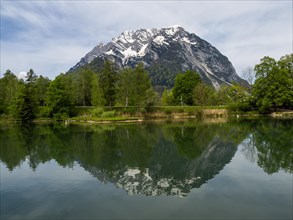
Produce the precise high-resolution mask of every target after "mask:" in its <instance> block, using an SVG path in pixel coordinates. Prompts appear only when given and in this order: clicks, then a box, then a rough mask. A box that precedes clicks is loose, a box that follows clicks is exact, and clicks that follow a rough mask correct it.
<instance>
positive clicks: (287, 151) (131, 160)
mask: <svg viewBox="0 0 293 220" xmlns="http://www.w3.org/2000/svg"><path fill="white" fill-rule="evenodd" d="M292 136H293V134H292V121H244V122H240V123H222V124H204V123H199V122H197V123H195V122H185V123H164V124H160V125H153V124H139V125H138V124H132V125H118V124H116V125H95V126H73V125H72V126H68V127H64V126H62V125H42V126H31V127H28V128H24V127H20V126H8V125H7V126H1V127H0V146H1V151H0V160H1V161H2V162H3V163H5V164H6V165H7V167H8V169H9V170H13V169H14V168H15V167H16V166H18V165H20V164H21V162H22V161H24V160H27V161H28V162H29V164H30V166H31V168H32V169H36V167H37V166H38V165H39V164H40V163H44V162H46V161H50V160H52V159H55V160H56V161H57V162H58V163H59V164H60V165H61V166H65V167H72V166H73V165H74V163H76V162H77V163H79V164H80V165H81V166H83V167H84V168H85V169H86V170H88V171H89V172H91V173H92V175H94V176H96V177H97V178H98V179H99V180H101V181H106V182H107V181H110V182H114V183H115V184H116V185H117V186H118V185H119V187H123V188H125V189H126V190H129V192H130V191H131V192H132V193H139V192H140V193H144V194H147V193H149V194H153V193H155V194H172V193H176V192H177V193H178V192H179V193H180V192H182V193H183V194H184V193H187V192H189V191H190V189H191V188H194V187H200V186H201V185H202V184H203V183H204V182H206V181H208V180H209V179H210V178H213V177H214V176H215V175H216V174H217V173H219V171H220V170H222V169H223V167H224V166H225V164H227V163H229V162H230V161H231V158H232V157H233V155H234V153H235V151H236V150H237V146H238V145H239V143H241V142H242V141H243V139H244V138H245V137H248V139H247V140H246V141H245V142H244V143H245V147H244V148H243V153H244V154H245V155H246V157H247V158H248V159H250V161H257V164H258V165H259V166H261V167H262V168H263V169H264V170H265V171H266V172H268V173H273V172H277V171H278V170H279V169H284V170H286V171H289V172H292V160H291V158H292V147H291V146H293V144H292V138H291V137H292ZM176 190H177V191H176Z"/></svg>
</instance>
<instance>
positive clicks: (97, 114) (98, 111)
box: [91, 107, 104, 117]
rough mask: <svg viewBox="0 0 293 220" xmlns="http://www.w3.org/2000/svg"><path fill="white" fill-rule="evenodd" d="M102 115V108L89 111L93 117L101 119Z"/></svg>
mask: <svg viewBox="0 0 293 220" xmlns="http://www.w3.org/2000/svg"><path fill="white" fill-rule="evenodd" d="M103 113H104V110H103V108H100V107H98V108H94V109H93V110H91V114H92V115H93V116H95V117H101V116H102V115H103Z"/></svg>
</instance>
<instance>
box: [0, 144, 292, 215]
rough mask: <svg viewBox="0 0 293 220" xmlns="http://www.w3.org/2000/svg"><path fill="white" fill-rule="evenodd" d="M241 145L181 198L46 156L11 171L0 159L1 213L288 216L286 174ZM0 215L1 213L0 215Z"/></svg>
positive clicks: (289, 189)
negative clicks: (126, 186)
mask: <svg viewBox="0 0 293 220" xmlns="http://www.w3.org/2000/svg"><path fill="white" fill-rule="evenodd" d="M243 146H244V145H243V144H240V145H239V146H238V151H237V152H236V154H235V156H234V157H233V158H232V161H231V162H230V163H229V164H227V165H226V166H225V167H224V169H223V170H222V171H220V173H219V174H218V175H216V176H215V177H214V178H213V179H210V180H209V181H208V183H206V184H203V185H202V186H201V187H200V188H195V189H193V190H191V193H189V194H188V195H187V197H185V198H179V197H172V196H148V197H147V196H144V195H133V196H128V195H127V193H126V192H125V191H124V190H122V189H119V188H117V187H116V186H115V185H114V184H112V183H107V184H104V183H101V182H100V181H98V180H97V179H96V178H95V177H93V176H92V175H91V174H89V173H88V172H87V171H85V170H84V169H83V168H82V167H80V166H79V165H78V164H75V165H74V166H73V167H72V168H63V167H60V166H59V165H58V164H57V163H56V161H54V160H51V161H49V162H46V163H44V164H40V165H39V166H38V167H37V169H36V170H35V171H32V170H31V168H30V167H29V165H28V163H27V162H23V164H22V165H21V167H17V168H16V169H14V170H13V171H12V172H10V171H8V170H7V168H6V167H5V166H4V165H3V164H2V163H1V197H2V198H1V199H2V201H1V213H2V215H3V217H4V218H6V217H9V218H10V217H11V218H21V219H25V218H27V219H33V218H42V219H44V218H80V219H83V218H118V219H121V218H157V219H158V218H165V219H171V218H173V219H178V218H215V219H218V218H219V216H220V217H221V218H228V217H229V218H254V219H255V218H264V219H281V218H283V219H284V218H288V219H290V217H291V216H292V175H290V174H288V173H284V172H283V171H279V172H278V173H274V174H272V175H268V174H266V173H265V172H264V171H263V170H262V168H260V167H258V166H257V165H256V164H255V163H251V162H249V161H248V160H247V159H246V158H245V155H244V154H243V151H242V148H243ZM1 217H2V216H1Z"/></svg>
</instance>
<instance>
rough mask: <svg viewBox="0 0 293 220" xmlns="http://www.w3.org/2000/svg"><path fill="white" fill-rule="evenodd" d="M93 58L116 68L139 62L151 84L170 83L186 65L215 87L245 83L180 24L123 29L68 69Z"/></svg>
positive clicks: (225, 60)
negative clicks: (107, 62)
mask: <svg viewBox="0 0 293 220" xmlns="http://www.w3.org/2000/svg"><path fill="white" fill-rule="evenodd" d="M94 59H109V60H111V61H113V62H114V63H115V64H116V66H117V67H118V68H123V67H126V66H135V65H136V64H137V63H138V62H143V63H144V65H145V66H146V68H148V70H149V72H150V76H151V78H152V81H153V84H154V85H155V86H167V87H171V86H173V85H172V83H174V79H175V76H176V74H177V73H179V72H184V71H186V70H188V69H192V70H195V71H196V72H198V73H199V74H200V76H201V78H202V80H203V81H205V82H207V83H209V84H211V85H213V86H214V87H215V88H218V87H219V86H220V85H221V84H228V85H229V84H231V83H233V82H238V83H242V84H245V81H244V80H242V79H241V78H240V77H239V76H238V75H237V74H236V72H235V69H234V67H233V66H232V64H231V63H230V61H229V60H228V58H227V57H225V56H224V55H222V54H221V53H220V52H219V51H218V50H217V49H216V48H215V47H213V46H212V45H211V44H209V43H208V42H206V41H205V40H203V39H201V38H199V37H198V36H197V35H195V34H193V33H189V32H187V31H186V30H185V29H184V28H183V27H181V26H180V25H173V26H170V27H164V28H160V29H157V28H151V29H139V30H134V31H129V30H128V31H124V32H122V33H121V34H120V35H119V36H118V37H115V38H113V39H112V41H110V42H109V43H107V44H105V45H104V44H101V43H100V44H99V45H97V46H96V47H95V48H94V49H93V50H92V51H90V52H89V53H88V54H86V55H85V57H83V58H82V59H81V60H80V62H78V63H77V64H76V65H75V66H74V67H72V68H71V69H70V71H74V70H76V69H78V68H80V67H81V66H84V65H87V64H88V63H90V62H92V61H93V60H94ZM158 68H159V69H163V70H162V71H167V72H168V73H169V75H166V74H163V75H164V76H163V77H158V76H157V75H158V74H162V73H161V72H159V71H158ZM160 71H161V70H160ZM164 77H165V78H164ZM166 77H167V78H166ZM158 78H159V79H158ZM169 78H171V79H172V80H169ZM166 81H168V82H167V83H166Z"/></svg>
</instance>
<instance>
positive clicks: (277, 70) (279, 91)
mask: <svg viewBox="0 0 293 220" xmlns="http://www.w3.org/2000/svg"><path fill="white" fill-rule="evenodd" d="M292 62H293V54H291V55H287V56H285V57H282V58H281V59H280V60H279V61H275V60H274V59H273V58H271V57H264V58H262V59H261V62H260V63H259V64H257V65H255V69H254V70H255V72H256V81H255V84H254V87H253V90H252V95H253V99H254V100H255V103H256V106H257V107H258V108H259V110H260V111H261V112H263V113H264V112H269V111H271V110H276V109H278V108H289V109H292V108H293V77H292V74H293V73H292V71H293V69H292Z"/></svg>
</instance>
